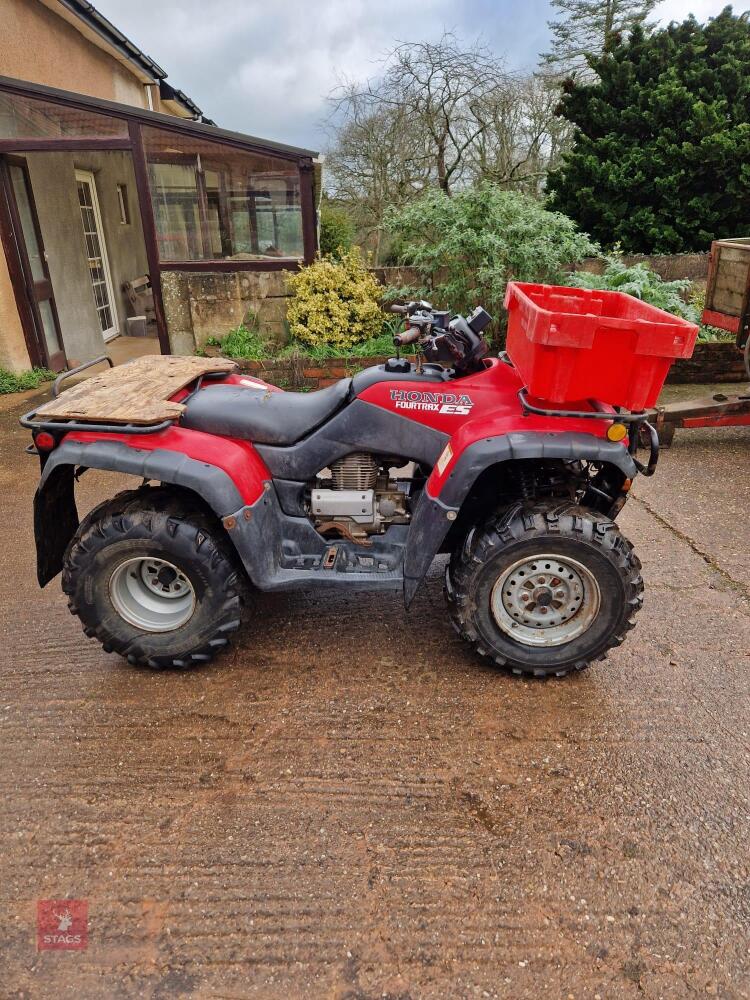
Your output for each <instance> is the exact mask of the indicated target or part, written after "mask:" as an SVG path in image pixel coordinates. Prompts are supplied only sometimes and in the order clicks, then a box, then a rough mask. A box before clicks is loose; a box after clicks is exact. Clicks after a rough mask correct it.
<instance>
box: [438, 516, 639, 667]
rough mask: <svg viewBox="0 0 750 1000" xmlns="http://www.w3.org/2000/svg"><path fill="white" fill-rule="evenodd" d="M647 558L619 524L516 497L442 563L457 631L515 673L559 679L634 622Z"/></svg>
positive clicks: (603, 650)
mask: <svg viewBox="0 0 750 1000" xmlns="http://www.w3.org/2000/svg"><path fill="white" fill-rule="evenodd" d="M640 571H641V564H640V562H639V560H638V558H637V556H636V555H635V553H634V551H633V546H632V545H631V544H630V542H629V541H628V540H627V539H626V538H625V537H624V535H622V534H621V533H620V531H619V529H618V528H617V526H616V525H615V524H614V522H613V521H611V520H609V518H607V517H605V516H604V515H602V514H598V513H596V512H595V511H591V510H588V509H586V508H583V507H579V506H576V505H573V504H570V503H565V502H558V503H556V504H555V503H541V504H537V505H535V506H533V507H525V506H524V505H522V504H520V503H518V504H514V505H512V506H511V507H507V508H505V509H503V510H502V511H500V512H499V513H498V514H496V515H494V516H493V517H492V518H491V519H490V520H488V521H487V522H486V523H485V524H483V525H480V526H478V527H476V528H474V529H472V531H470V532H469V534H468V535H467V537H466V540H465V542H464V544H463V546H462V547H461V549H460V550H458V551H456V552H455V553H454V554H453V557H452V559H451V562H450V565H449V566H448V568H447V570H446V586H445V590H446V598H447V601H448V608H449V611H450V615H451V619H452V622H453V625H454V627H455V629H456V631H457V632H458V633H459V635H460V636H461V637H462V638H463V639H465V640H466V641H467V642H468V643H469V644H470V645H471V646H472V647H473V648H474V649H475V650H476V651H477V652H478V653H480V654H481V655H483V656H486V657H489V658H490V659H492V660H494V662H495V663H497V664H498V665H499V666H502V667H505V668H507V669H509V670H511V671H512V672H513V673H515V674H525V675H528V676H531V677H548V676H551V675H552V676H556V677H562V676H564V675H565V674H567V673H570V672H571V671H573V670H583V669H584V668H585V667H587V666H588V665H589V664H590V663H591V662H592V661H593V660H597V659H599V660H603V659H604V658H605V656H606V655H607V651H608V650H610V649H612V648H613V647H614V646H619V645H620V643H621V642H622V641H623V639H624V637H625V634H626V633H627V632H628V630H629V629H631V628H633V626H634V624H635V622H634V621H633V616H634V615H635V613H636V612H637V611H638V610H639V609H640V607H641V605H642V603H643V599H642V593H643V580H642V578H641V572H640Z"/></svg>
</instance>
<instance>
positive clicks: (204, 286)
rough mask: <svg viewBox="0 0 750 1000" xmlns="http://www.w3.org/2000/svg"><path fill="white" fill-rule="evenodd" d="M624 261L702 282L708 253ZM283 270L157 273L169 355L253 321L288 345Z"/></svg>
mask: <svg viewBox="0 0 750 1000" xmlns="http://www.w3.org/2000/svg"><path fill="white" fill-rule="evenodd" d="M625 260H626V262H628V263H635V262H637V261H645V262H646V263H648V264H650V265H651V266H652V267H653V268H654V270H655V271H657V272H658V273H659V274H660V275H661V276H662V277H663V278H664V279H665V280H667V281H671V280H673V279H674V278H690V279H691V280H694V281H704V280H705V277H706V270H707V267H708V254H673V255H671V256H656V257H626V258H625ZM572 269H574V270H586V271H593V272H595V273H597V272H599V271H601V269H602V262H601V261H600V260H596V259H594V258H590V259H588V260H585V261H583V262H582V263H581V264H578V265H575V266H574V268H572ZM373 274H374V275H375V277H376V278H377V279H378V281H379V282H380V283H381V284H383V285H395V286H401V285H414V284H418V283H419V280H420V279H419V276H418V274H417V272H416V271H415V270H414V268H409V267H377V268H373ZM287 276H288V272H286V271H240V272H236V273H227V274H207V273H201V272H192V271H190V272H187V271H164V272H162V295H163V298H164V311H165V314H166V320H167V327H168V329H169V340H170V344H171V345H172V351H173V353H175V354H192V353H194V351H195V350H196V349H202V348H203V347H204V346H205V344H206V341H207V340H208V338H209V337H218V338H221V337H223V336H225V335H226V334H227V333H228V332H229V331H230V330H232V329H234V328H235V327H237V326H239V325H240V323H243V322H244V323H245V324H246V325H250V323H251V322H252V320H253V318H254V317H257V319H258V323H259V327H260V335H261V338H262V339H263V340H264V341H265V342H266V343H267V344H268V345H269V347H270V348H271V349H273V348H274V347H283V346H284V345H285V344H286V343H287V341H288V339H289V338H288V332H287V328H286V324H285V320H286V307H287V299H288V297H289V292H288V289H287V280H286V279H287Z"/></svg>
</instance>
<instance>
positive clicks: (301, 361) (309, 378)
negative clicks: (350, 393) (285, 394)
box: [237, 357, 387, 392]
mask: <svg viewBox="0 0 750 1000" xmlns="http://www.w3.org/2000/svg"><path fill="white" fill-rule="evenodd" d="M386 360H387V359H386V358H381V357H373V358H331V359H330V360H328V361H316V360H315V359H314V358H304V357H300V358H269V359H267V360H264V361H246V360H244V359H238V360H237V363H238V365H239V366H240V370H241V371H243V372H246V373H247V374H248V375H257V377H258V378H261V379H263V381H264V382H270V383H271V385H277V386H279V387H280V388H281V389H295V390H297V391H298V392H310V391H312V390H314V389H325V387H326V386H328V385H333V383H334V382H338V380H339V379H342V378H349V377H350V376H352V375H354V374H355V373H356V372H358V371H361V370H362V369H363V368H370V367H371V366H372V365H382V364H383V362H384V361H386Z"/></svg>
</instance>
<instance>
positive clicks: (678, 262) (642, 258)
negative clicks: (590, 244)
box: [570, 253, 708, 282]
mask: <svg viewBox="0 0 750 1000" xmlns="http://www.w3.org/2000/svg"><path fill="white" fill-rule="evenodd" d="M623 261H624V262H625V264H627V266H628V267H631V266H632V265H633V264H648V265H649V267H651V268H653V270H654V271H656V273H657V274H658V275H659V276H660V277H661V278H663V279H664V280H665V281H675V280H677V279H678V278H689V279H690V281H698V282H701V281H705V280H706V278H707V276H708V254H707V253H673V254H654V255H653V256H647V255H645V254H626V255H625V256H624V257H623ZM604 266H605V261H603V260H600V259H599V258H598V257H587V258H586V259H585V260H582V261H581V263H580V264H572V265H571V267H570V270H571V271H590V272H591V273H592V274H601V273H602V271H603V270H604Z"/></svg>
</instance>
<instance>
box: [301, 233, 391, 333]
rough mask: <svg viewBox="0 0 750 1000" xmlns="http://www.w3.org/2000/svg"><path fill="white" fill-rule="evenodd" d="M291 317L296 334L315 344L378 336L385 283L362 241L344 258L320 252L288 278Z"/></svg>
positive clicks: (381, 322)
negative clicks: (374, 270)
mask: <svg viewBox="0 0 750 1000" xmlns="http://www.w3.org/2000/svg"><path fill="white" fill-rule="evenodd" d="M289 287H290V289H291V292H292V297H291V299H290V300H289V307H288V310H287V319H288V321H289V329H290V332H291V335H292V337H293V338H294V339H295V340H298V341H300V343H303V344H309V345H311V346H312V347H319V346H322V345H328V346H329V347H335V348H341V349H342V350H346V349H347V348H350V347H354V345H355V344H360V343H362V341H364V340H369V339H370V338H371V337H376V336H377V335H378V334H379V333H380V330H381V328H382V325H383V314H382V312H381V311H380V305H379V300H380V297H381V295H382V289H381V287H380V285H379V284H378V283H377V281H376V280H375V278H374V277H373V276H372V275H371V274H370V272H369V271H368V270H367V267H366V265H365V261H364V260H363V258H362V254H361V252H360V250H359V247H352V248H351V249H350V250H347V251H346V252H345V253H343V254H342V256H341V259H340V260H333V259H332V258H330V257H320V258H318V260H316V261H315V262H314V263H313V264H309V265H308V266H307V267H303V268H302V269H301V270H300V271H299V272H298V273H297V274H295V275H293V276H292V277H291V278H290V279H289Z"/></svg>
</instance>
